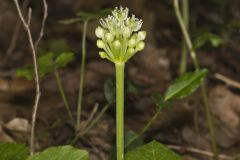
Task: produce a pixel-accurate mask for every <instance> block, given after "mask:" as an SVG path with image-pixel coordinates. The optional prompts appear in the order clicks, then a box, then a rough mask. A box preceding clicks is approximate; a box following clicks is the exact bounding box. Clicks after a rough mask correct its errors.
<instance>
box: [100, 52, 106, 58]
mask: <svg viewBox="0 0 240 160" xmlns="http://www.w3.org/2000/svg"><path fill="white" fill-rule="evenodd" d="M99 55H100V57H101V58H103V59H104V58H107V53H106V52H102V51H101V52H99Z"/></svg>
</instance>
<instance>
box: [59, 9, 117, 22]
mask: <svg viewBox="0 0 240 160" xmlns="http://www.w3.org/2000/svg"><path fill="white" fill-rule="evenodd" d="M111 11H112V9H103V10H100V11H99V12H78V13H77V14H76V15H77V17H73V18H69V19H64V20H61V21H59V22H60V23H61V24H66V25H68V24H74V23H78V22H83V21H85V20H97V19H100V18H105V17H107V15H109V14H110V13H111Z"/></svg>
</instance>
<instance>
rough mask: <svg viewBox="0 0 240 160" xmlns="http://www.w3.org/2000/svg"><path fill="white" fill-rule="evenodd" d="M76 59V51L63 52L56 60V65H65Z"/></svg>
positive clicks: (58, 66)
mask: <svg viewBox="0 0 240 160" xmlns="http://www.w3.org/2000/svg"><path fill="white" fill-rule="evenodd" d="M73 60H74V53H72V52H63V53H61V54H60V55H59V56H58V57H57V58H56V60H55V65H56V67H57V68H60V67H65V66H66V65H67V64H68V63H69V62H71V61H73Z"/></svg>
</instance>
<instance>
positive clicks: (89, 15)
mask: <svg viewBox="0 0 240 160" xmlns="http://www.w3.org/2000/svg"><path fill="white" fill-rule="evenodd" d="M111 12H112V9H103V10H100V11H99V12H78V13H77V16H78V17H80V18H82V19H83V20H86V19H87V20H96V19H100V18H105V17H107V16H108V15H109V14H111Z"/></svg>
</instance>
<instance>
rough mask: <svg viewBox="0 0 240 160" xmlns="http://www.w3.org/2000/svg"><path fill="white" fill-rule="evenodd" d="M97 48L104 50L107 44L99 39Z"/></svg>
mask: <svg viewBox="0 0 240 160" xmlns="http://www.w3.org/2000/svg"><path fill="white" fill-rule="evenodd" d="M97 46H98V48H100V49H102V48H104V47H105V44H104V42H103V41H102V40H100V39H99V40H97Z"/></svg>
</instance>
